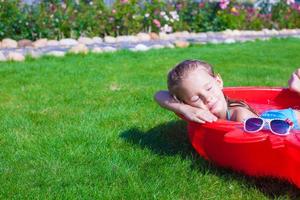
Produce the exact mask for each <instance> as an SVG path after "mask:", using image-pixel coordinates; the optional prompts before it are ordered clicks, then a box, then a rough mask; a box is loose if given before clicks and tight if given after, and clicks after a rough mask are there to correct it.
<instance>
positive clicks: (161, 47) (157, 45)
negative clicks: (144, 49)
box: [150, 44, 164, 49]
mask: <svg viewBox="0 0 300 200" xmlns="http://www.w3.org/2000/svg"><path fill="white" fill-rule="evenodd" d="M150 48H151V49H163V48H164V46H163V45H160V44H155V45H152V46H151V47H150Z"/></svg>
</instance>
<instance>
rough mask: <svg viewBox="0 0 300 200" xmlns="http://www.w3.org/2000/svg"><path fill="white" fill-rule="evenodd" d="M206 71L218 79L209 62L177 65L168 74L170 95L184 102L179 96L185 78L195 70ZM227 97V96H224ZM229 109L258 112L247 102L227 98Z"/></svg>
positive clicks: (190, 62)
mask: <svg viewBox="0 0 300 200" xmlns="http://www.w3.org/2000/svg"><path fill="white" fill-rule="evenodd" d="M198 68H201V69H204V70H205V71H207V73H208V74H209V75H211V76H212V77H216V76H217V74H215V72H214V69H213V67H212V66H211V65H210V64H208V63H207V62H204V61H200V60H184V61H182V62H181V63H179V64H177V65H176V66H175V67H174V68H173V69H171V71H169V73H168V89H169V92H170V94H171V95H172V96H173V97H174V98H175V99H177V100H179V101H182V100H181V97H180V94H178V87H179V86H180V84H181V81H182V79H183V78H185V77H186V76H187V74H188V73H189V72H191V71H193V70H195V69H198ZM224 96H225V95H224ZM225 99H226V101H227V105H228V107H237V106H240V107H244V108H246V109H248V110H250V111H251V112H253V113H255V114H257V112H256V111H255V110H254V109H253V108H251V107H250V106H249V105H248V104H247V103H246V102H244V101H242V100H236V99H230V98H229V97H227V96H225Z"/></svg>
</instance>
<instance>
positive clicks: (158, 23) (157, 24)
mask: <svg viewBox="0 0 300 200" xmlns="http://www.w3.org/2000/svg"><path fill="white" fill-rule="evenodd" d="M153 23H154V24H155V26H156V27H157V28H159V27H160V26H161V24H160V21H158V20H157V19H153Z"/></svg>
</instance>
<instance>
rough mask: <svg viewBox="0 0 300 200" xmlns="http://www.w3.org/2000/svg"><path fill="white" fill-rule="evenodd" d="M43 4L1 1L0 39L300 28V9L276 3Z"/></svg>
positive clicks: (74, 0) (120, 0) (137, 0)
mask: <svg viewBox="0 0 300 200" xmlns="http://www.w3.org/2000/svg"><path fill="white" fill-rule="evenodd" d="M65 2H67V3H61V1H59V0H54V1H48V0H47V1H46V0H45V1H43V2H42V3H40V4H37V5H34V6H30V5H25V4H22V3H20V0H10V1H0V39H3V38H7V37H11V38H13V39H17V40H20V39H24V38H26V39H31V40H36V39H38V38H48V39H61V38H78V37H80V36H88V37H94V36H100V37H104V36H107V35H110V36H119V35H132V34H137V33H139V32H156V33H158V32H166V33H171V32H176V31H189V32H207V31H222V30H225V29H239V30H260V29H263V28H268V29H283V28H299V27H300V14H299V12H300V5H298V4H297V3H295V2H294V1H293V0H287V1H280V2H279V3H277V4H275V5H274V6H273V8H272V9H271V10H268V9H264V8H257V9H255V8H254V7H253V5H251V4H245V3H244V4H241V3H238V2H235V1H229V0H221V1H220V2H206V1H204V2H201V3H197V2H193V1H190V0H177V1H172V2H171V1H166V2H162V1H160V0H152V1H151V2H149V1H142V0H117V1H116V2H115V3H114V4H113V5H112V7H106V6H105V4H104V3H103V1H101V0H97V1H96V0H94V1H92V0H85V1H78V0H69V1H65Z"/></svg>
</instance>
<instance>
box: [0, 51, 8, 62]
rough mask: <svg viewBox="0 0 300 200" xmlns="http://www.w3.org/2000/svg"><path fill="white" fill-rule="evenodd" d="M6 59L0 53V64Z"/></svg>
mask: <svg viewBox="0 0 300 200" xmlns="http://www.w3.org/2000/svg"><path fill="white" fill-rule="evenodd" d="M6 60H7V59H6V57H5V56H4V54H3V53H2V52H0V62H1V61H6Z"/></svg>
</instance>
